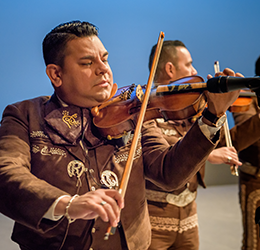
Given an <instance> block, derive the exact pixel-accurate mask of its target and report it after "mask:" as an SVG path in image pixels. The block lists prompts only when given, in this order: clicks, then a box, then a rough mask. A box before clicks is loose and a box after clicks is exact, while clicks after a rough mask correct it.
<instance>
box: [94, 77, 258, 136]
mask: <svg viewBox="0 0 260 250" xmlns="http://www.w3.org/2000/svg"><path fill="white" fill-rule="evenodd" d="M228 80H230V82H231V84H230V86H228V84H227V82H228ZM237 81H238V84H237ZM247 85H248V86H247ZM251 86H252V89H253V90H254V91H256V93H258V91H259V90H260V78H258V77H257V78H240V77H224V76H220V77H214V78H211V79H209V80H208V81H207V82H205V81H204V79H203V78H202V77H200V76H189V77H183V78H181V79H178V80H177V81H174V82H172V83H170V84H169V85H159V86H158V87H157V88H155V89H153V90H152V91H151V94H150V97H149V102H148V106H147V109H146V112H145V117H144V121H147V120H151V119H155V118H164V119H165V120H169V119H171V120H182V119H188V118H191V117H193V116H195V115H196V114H198V113H199V112H201V111H202V110H203V109H204V107H205V105H206V102H207V100H206V96H205V94H204V91H205V90H208V91H210V92H212V93H224V92H229V91H233V90H237V89H243V88H246V87H249V88H250V87H251ZM145 91H146V86H145V85H144V86H140V85H138V86H135V85H132V86H129V87H123V88H121V89H119V91H115V92H116V94H115V95H114V96H113V97H112V98H111V99H109V100H108V101H106V102H104V103H102V104H101V105H100V106H97V107H94V108H92V110H91V113H92V115H93V123H94V125H95V126H96V127H97V128H98V130H99V132H100V134H101V135H102V136H103V137H106V138H107V139H109V140H111V139H117V138H120V137H122V136H123V135H124V134H127V132H128V131H131V130H133V129H135V125H136V121H137V119H138V115H139V111H140V107H141V104H142V98H143V96H144V92H145ZM119 92H120V93H119ZM257 96H258V95H257ZM240 112H241V111H240Z"/></svg>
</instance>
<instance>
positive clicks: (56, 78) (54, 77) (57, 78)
mask: <svg viewBox="0 0 260 250" xmlns="http://www.w3.org/2000/svg"><path fill="white" fill-rule="evenodd" d="M46 74H47V75H48V77H49V78H50V80H51V82H52V84H53V85H54V87H56V88H58V87H60V86H61V85H62V79H61V67H60V66H58V65H56V64H48V65H47V67H46Z"/></svg>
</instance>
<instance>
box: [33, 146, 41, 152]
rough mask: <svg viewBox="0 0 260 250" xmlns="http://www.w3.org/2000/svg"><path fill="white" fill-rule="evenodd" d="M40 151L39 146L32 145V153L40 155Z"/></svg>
mask: <svg viewBox="0 0 260 250" xmlns="http://www.w3.org/2000/svg"><path fill="white" fill-rule="evenodd" d="M39 151H40V147H39V146H37V145H32V152H33V153H35V154H36V153H38V152H39Z"/></svg>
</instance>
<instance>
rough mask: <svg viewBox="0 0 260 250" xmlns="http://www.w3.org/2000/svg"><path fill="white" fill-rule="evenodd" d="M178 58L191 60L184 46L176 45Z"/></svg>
mask: <svg viewBox="0 0 260 250" xmlns="http://www.w3.org/2000/svg"><path fill="white" fill-rule="evenodd" d="M176 49H177V56H178V59H179V60H181V61H191V60H192V58H191V55H190V52H189V51H188V50H187V49H186V48H185V47H181V46H179V47H176Z"/></svg>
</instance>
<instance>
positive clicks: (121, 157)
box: [115, 146, 142, 163]
mask: <svg viewBox="0 0 260 250" xmlns="http://www.w3.org/2000/svg"><path fill="white" fill-rule="evenodd" d="M128 155H129V152H127V153H124V154H120V155H116V156H115V162H116V163H120V162H122V161H127V159H128ZM141 155H142V147H141V146H140V147H139V148H138V149H137V150H136V152H135V156H134V160H135V159H138V158H139V157H140V156H141Z"/></svg>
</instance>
